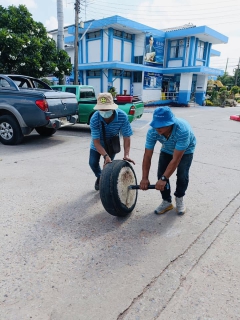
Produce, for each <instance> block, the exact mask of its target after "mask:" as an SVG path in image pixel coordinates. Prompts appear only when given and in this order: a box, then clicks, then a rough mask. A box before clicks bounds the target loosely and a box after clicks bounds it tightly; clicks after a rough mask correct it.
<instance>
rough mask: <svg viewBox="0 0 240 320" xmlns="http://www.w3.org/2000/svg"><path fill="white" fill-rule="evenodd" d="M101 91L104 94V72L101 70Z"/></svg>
mask: <svg viewBox="0 0 240 320" xmlns="http://www.w3.org/2000/svg"><path fill="white" fill-rule="evenodd" d="M100 88H101V89H100V90H101V92H103V70H101V77H100Z"/></svg>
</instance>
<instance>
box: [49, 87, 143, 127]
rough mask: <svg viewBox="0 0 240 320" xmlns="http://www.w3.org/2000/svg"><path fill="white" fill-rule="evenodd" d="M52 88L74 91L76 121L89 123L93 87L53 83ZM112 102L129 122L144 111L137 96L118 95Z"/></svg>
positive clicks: (93, 95) (94, 100)
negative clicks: (76, 103) (125, 115)
mask: <svg viewBox="0 0 240 320" xmlns="http://www.w3.org/2000/svg"><path fill="white" fill-rule="evenodd" d="M51 88H52V89H53V90H57V91H63V92H70V93H74V94H75V95H76V97H77V101H78V123H81V124H89V123H90V119H91V116H92V115H93V113H94V112H95V110H94V109H93V108H94V107H95V105H96V104H97V99H96V95H95V91H94V87H92V86H88V85H54V86H51ZM114 102H115V103H116V104H117V105H118V107H119V109H121V110H123V111H124V112H125V113H126V114H127V116H128V120H129V122H132V121H134V120H135V119H139V118H141V116H142V114H143V112H144V103H143V102H142V101H140V100H139V99H138V98H137V97H132V96H129V95H118V96H117V97H116V99H115V100H114Z"/></svg>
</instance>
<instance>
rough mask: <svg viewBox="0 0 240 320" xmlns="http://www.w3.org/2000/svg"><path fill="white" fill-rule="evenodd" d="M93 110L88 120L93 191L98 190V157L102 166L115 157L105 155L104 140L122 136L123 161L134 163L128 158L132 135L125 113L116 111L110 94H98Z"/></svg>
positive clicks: (116, 108)
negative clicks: (94, 177)
mask: <svg viewBox="0 0 240 320" xmlns="http://www.w3.org/2000/svg"><path fill="white" fill-rule="evenodd" d="M94 109H95V110H97V111H96V112H95V113H94V114H93V116H92V117H91V120H90V129H91V136H92V140H91V144H90V156H89V165H90V167H91V169H92V171H93V172H94V174H95V176H96V177H97V180H96V182H95V190H99V181H100V176H101V172H102V170H101V168H100V164H99V162H100V157H101V155H102V156H103V158H104V165H106V164H107V163H109V162H112V160H113V159H114V157H115V154H111V155H109V154H108V153H107V151H106V149H107V146H105V142H104V140H105V141H106V142H108V140H109V139H110V138H111V137H114V136H116V135H119V133H121V134H122V136H123V148H124V157H123V160H127V161H129V162H132V163H134V164H135V162H134V161H133V160H132V159H130V157H129V152H130V136H131V135H132V134H133V132H132V128H131V125H130V122H129V121H128V117H127V115H126V113H125V112H124V111H122V110H120V109H118V105H116V104H115V103H114V102H113V97H112V95H111V93H108V92H104V93H99V95H98V99H97V104H96V106H95V107H94ZM103 127H104V129H103ZM103 130H104V131H105V133H104V132H103ZM104 136H105V138H104Z"/></svg>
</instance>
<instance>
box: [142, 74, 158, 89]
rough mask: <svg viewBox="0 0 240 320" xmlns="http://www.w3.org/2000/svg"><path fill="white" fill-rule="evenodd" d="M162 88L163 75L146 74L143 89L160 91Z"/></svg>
mask: <svg viewBox="0 0 240 320" xmlns="http://www.w3.org/2000/svg"><path fill="white" fill-rule="evenodd" d="M161 88H162V74H160V73H155V72H144V81H143V89H145V90H146V89H147V90H159V89H161Z"/></svg>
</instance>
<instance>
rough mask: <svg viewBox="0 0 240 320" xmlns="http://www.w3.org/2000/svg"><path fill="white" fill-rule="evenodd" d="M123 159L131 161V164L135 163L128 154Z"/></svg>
mask: <svg viewBox="0 0 240 320" xmlns="http://www.w3.org/2000/svg"><path fill="white" fill-rule="evenodd" d="M123 160H126V161H128V162H132V163H133V164H135V161H133V160H132V159H130V158H129V156H126V157H123Z"/></svg>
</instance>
